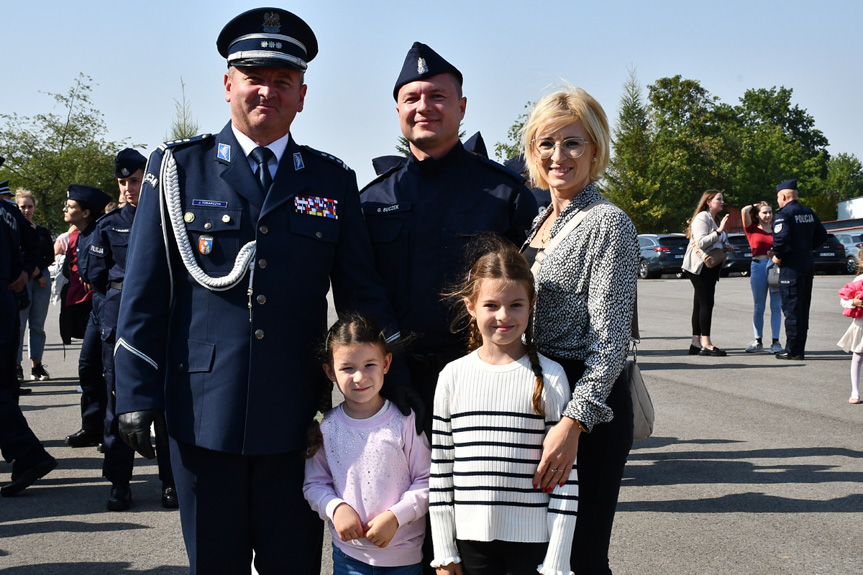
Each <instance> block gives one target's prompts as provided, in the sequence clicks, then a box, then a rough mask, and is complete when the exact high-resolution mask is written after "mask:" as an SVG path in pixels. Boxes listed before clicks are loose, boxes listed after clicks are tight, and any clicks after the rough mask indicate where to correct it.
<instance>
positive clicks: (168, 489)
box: [162, 483, 180, 509]
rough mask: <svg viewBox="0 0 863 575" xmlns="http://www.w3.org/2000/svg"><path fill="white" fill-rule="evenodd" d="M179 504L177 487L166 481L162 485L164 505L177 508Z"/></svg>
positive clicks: (167, 507)
mask: <svg viewBox="0 0 863 575" xmlns="http://www.w3.org/2000/svg"><path fill="white" fill-rule="evenodd" d="M179 506H180V502H179V501H177V488H176V487H174V486H173V485H169V484H167V483H166V484H165V485H163V486H162V507H164V508H165V509H176V508H177V507H179Z"/></svg>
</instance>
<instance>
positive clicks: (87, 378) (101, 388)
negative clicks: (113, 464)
mask: <svg viewBox="0 0 863 575" xmlns="http://www.w3.org/2000/svg"><path fill="white" fill-rule="evenodd" d="M66 198H67V200H66V207H65V208H64V214H65V215H66V216H67V217H66V218H65V219H66V221H67V222H68V223H71V224H73V225H74V226H75V227H77V228H78V230H79V232H80V233H79V234H78V242H77V244H76V246H75V254H76V257H77V262H78V274H79V275H80V276H81V281H83V282H84V285H85V286H90V280H89V277H88V271H89V270H88V260H89V255H90V241H91V239H92V236H93V232H94V231H96V220H98V219H99V218H100V217H102V216H103V215H104V212H105V206H107V205H108V202H110V201H111V198H110V197H109V196H108V194H106V193H105V192H103V191H102V190H100V189H98V188H94V187H92V186H84V185H78V184H72V185H71V186H69V188H68V190H67V191H66ZM88 289H90V288H89V287H88ZM103 300H104V298H103V297H102V295H100V294H98V293H96V292H93V297H92V303H93V307H92V309H91V310H90V315H89V318H88V320H87V327H86V329H85V330H84V339H83V341H82V342H81V352H80V354H79V356H78V380H79V384H80V385H81V390H82V394H81V429H79V430H78V431H76V432H75V433H72V434H71V435H67V436H66V445H68V446H69V447H89V446H92V445H98V444H99V443H101V442H102V437H103V428H104V425H105V408H106V406H107V403H108V396H107V392H106V388H105V376H104V374H103V371H104V370H103V366H102V338H101V328H100V327H99V314H100V313H101V309H102V302H103Z"/></svg>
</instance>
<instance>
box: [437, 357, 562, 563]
mask: <svg viewBox="0 0 863 575" xmlns="http://www.w3.org/2000/svg"><path fill="white" fill-rule="evenodd" d="M479 351H480V350H478V351H474V352H473V353H471V354H470V355H468V356H466V357H463V358H461V359H459V360H456V361H454V362H452V363H450V364H448V365H447V366H446V367H445V368H444V369H443V371H442V372H441V374H440V377H439V379H438V384H437V390H436V392H435V401H434V423H433V432H432V465H431V475H430V478H429V514H430V516H431V526H432V533H433V541H434V561H433V562H432V566H433V567H437V566H442V565H447V564H449V563H453V562H459V561H460V557H459V555H458V550H457V548H456V545H455V540H456V538H458V539H463V540H472V541H514V542H525V543H541V542H549V548H548V551H547V553H546V557H545V561H544V562H543V564H542V566H541V567H542V569H541V571H540V572H541V573H545V574H552V573H553V574H564V575H565V574H568V573H570V569H569V556H570V548H571V546H572V537H573V532H574V530H575V520H576V512H577V510H578V476H577V472H576V468H575V466H573V469H572V473H571V474H570V477H569V480H568V481H567V483H566V484H565V485H564V486H563V487H559V486H558V487H555V489H554V490H553V491H552V493H551V494H548V493H543V492H541V491H540V490H539V489H538V488H534V486H533V474H534V472H535V471H536V467H537V465H538V464H539V460H540V457H541V455H542V441H543V439H544V438H545V434H546V433H547V431H548V430H549V429H550V428H551V427H552V426H553V425H554V424H555V423H557V422H558V421H559V420H560V414H561V413H562V412H563V409H564V407H565V406H566V404H567V402H568V401H569V399H570V392H569V385H568V383H567V380H566V374H565V373H564V371H563V368H562V367H561V366H560V365H559V364H558V363H555V362H553V361H551V360H550V359H548V358H546V357H544V356H542V355H540V356H539V357H540V363H541V365H542V371H543V374H544V378H545V387H544V392H543V400H544V410H545V412H546V415H545V417H542V416H539V415H537V414H536V413H535V412H534V411H533V405H532V396H533V387H534V380H535V376H534V373H533V371H532V370H531V368H530V360H529V359H528V357H527V356H524V357H522V358H521V359H520V360H519V361H517V362H513V363H510V364H507V365H490V364H487V363H485V362H483V361H482V360H481V359H480V357H479Z"/></svg>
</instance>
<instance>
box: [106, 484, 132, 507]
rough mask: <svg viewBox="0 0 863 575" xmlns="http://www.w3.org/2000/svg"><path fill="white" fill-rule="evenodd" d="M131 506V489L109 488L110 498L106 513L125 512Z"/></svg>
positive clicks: (124, 486)
mask: <svg viewBox="0 0 863 575" xmlns="http://www.w3.org/2000/svg"><path fill="white" fill-rule="evenodd" d="M130 505H132V489H131V488H130V487H129V486H128V485H114V486H113V487H111V498H110V499H108V511H125V510H127V509H128V508H129V506H130Z"/></svg>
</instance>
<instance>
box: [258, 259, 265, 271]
mask: <svg viewBox="0 0 863 575" xmlns="http://www.w3.org/2000/svg"><path fill="white" fill-rule="evenodd" d="M258 267H259V268H262V269H263V268H265V267H267V260H265V259H264V258H261V259H259V260H258Z"/></svg>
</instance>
